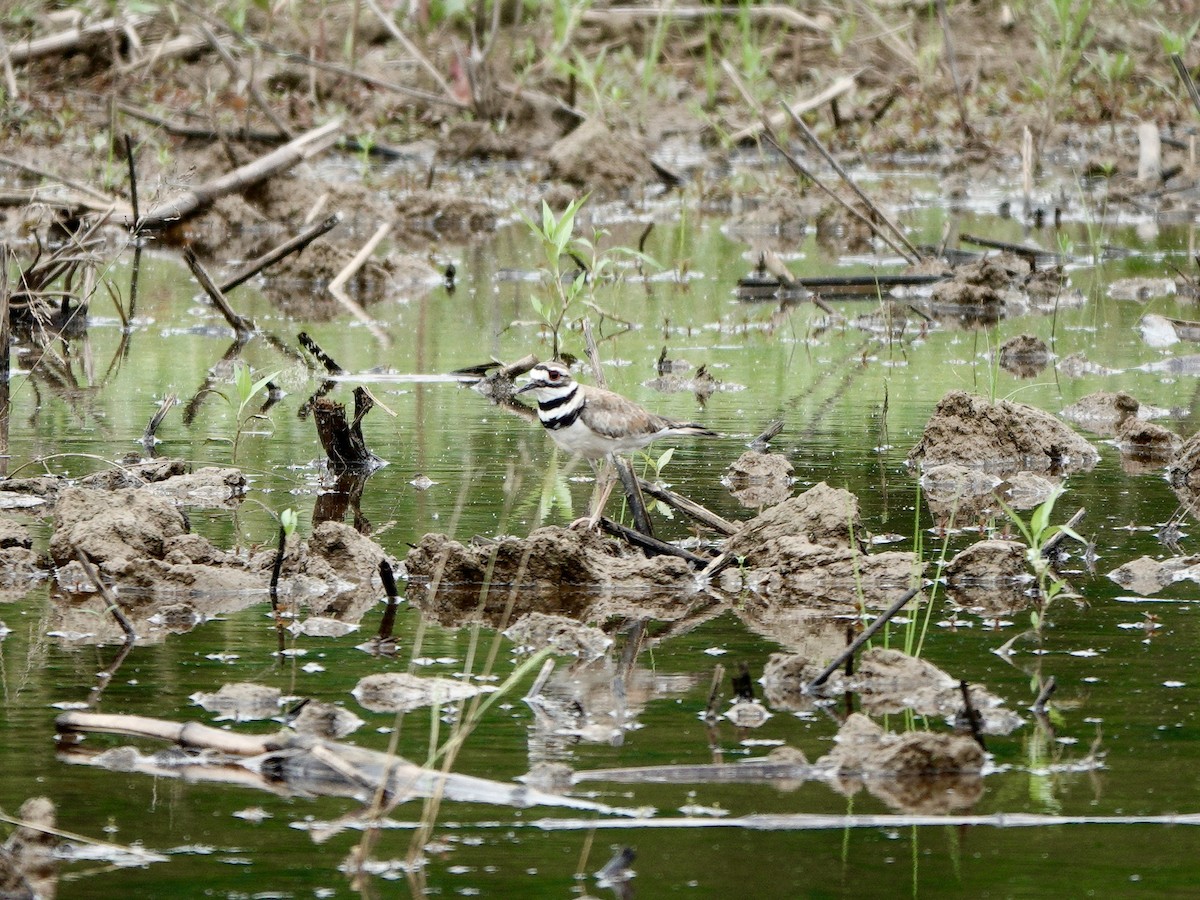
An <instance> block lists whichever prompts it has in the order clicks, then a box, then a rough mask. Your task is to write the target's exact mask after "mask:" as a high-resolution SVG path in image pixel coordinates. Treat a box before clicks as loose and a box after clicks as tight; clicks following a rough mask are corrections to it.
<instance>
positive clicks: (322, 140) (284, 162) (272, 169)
mask: <svg viewBox="0 0 1200 900" xmlns="http://www.w3.org/2000/svg"><path fill="white" fill-rule="evenodd" d="M341 127H342V120H341V119H334V120H333V121H331V122H326V123H325V124H324V125H322V126H321V127H320V128H314V129H313V130H312V131H307V132H305V133H304V134H302V135H300V136H299V137H298V138H296V139H295V140H293V141H289V142H288V143H286V144H284V145H283V146H282V147H278V148H276V149H275V150H273V151H272V152H270V153H268V154H267V155H266V156H262V157H259V158H258V159H256V160H254V161H253V162H249V163H247V164H246V165H244V166H239V167H238V168H236V169H234V170H233V171H232V172H228V173H226V174H224V175H222V176H220V177H219V178H214V179H213V180H212V181H206V182H204V183H203V184H198V185H196V187H194V188H192V190H190V191H188V192H186V193H185V194H183V195H182V196H180V197H176V198H175V199H173V200H169V201H167V202H166V203H161V204H159V205H158V206H156V207H154V209H152V210H150V211H149V212H148V213H146V215H145V218H144V219H143V220H142V227H143V228H162V227H164V226H166V225H168V224H170V223H173V222H176V221H180V220H182V219H186V218H187V217H188V216H191V215H192V214H194V213H196V212H198V211H199V210H201V209H203V208H204V207H206V206H208V205H209V204H211V203H212V202H213V201H214V200H216V199H217V198H219V197H224V196H226V195H227V194H232V193H234V192H236V191H241V190H245V189H246V188H248V187H250V186H251V185H255V184H258V183H259V182H261V181H265V180H266V179H268V178H270V177H271V176H272V175H275V174H277V173H279V172H282V171H284V170H285V169H290V168H291V167H292V166H294V165H295V164H296V163H298V162H300V161H301V160H304V159H308V158H309V157H310V156H314V155H316V154H317V153H321V152H323V151H324V150H326V149H328V148H329V147H330V146H332V145H333V144H335V143H337V140H338V134H337V132H338V131H339V130H340V129H341Z"/></svg>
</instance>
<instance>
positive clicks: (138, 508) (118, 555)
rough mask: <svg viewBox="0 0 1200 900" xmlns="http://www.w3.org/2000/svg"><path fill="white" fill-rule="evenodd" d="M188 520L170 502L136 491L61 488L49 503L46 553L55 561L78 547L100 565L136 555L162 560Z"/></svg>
mask: <svg viewBox="0 0 1200 900" xmlns="http://www.w3.org/2000/svg"><path fill="white" fill-rule="evenodd" d="M187 532H188V522H187V519H186V518H185V517H184V515H183V513H182V512H180V511H179V510H178V509H177V508H176V507H175V505H174V504H173V503H171V502H170V501H168V500H164V499H162V498H160V497H155V496H153V495H151V494H147V493H144V492H142V491H137V490H118V491H93V490H88V489H86V488H66V489H64V490H63V491H62V492H61V493H60V494H59V497H58V503H57V505H56V506H55V508H54V534H53V536H52V537H51V538H50V556H51V557H52V558H53V559H54V561H55V563H57V564H58V565H64V564H65V563H67V562H70V561H71V560H73V559H74V558H75V550H76V548H78V549H79V550H82V551H83V552H84V553H86V554H87V556H88V557H89V558H90V559H91V560H92V561H93V562H95V563H97V564H98V565H100V566H101V568H103V569H106V570H110V571H111V570H114V569H119V568H121V567H122V566H124V565H125V564H126V563H128V562H129V561H130V560H133V559H137V558H146V557H150V558H154V559H162V558H163V557H164V556H165V555H166V552H167V548H168V547H169V546H170V543H171V541H172V539H174V538H179V537H182V536H184V535H186V534H187Z"/></svg>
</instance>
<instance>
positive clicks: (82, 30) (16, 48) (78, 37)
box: [8, 15, 150, 64]
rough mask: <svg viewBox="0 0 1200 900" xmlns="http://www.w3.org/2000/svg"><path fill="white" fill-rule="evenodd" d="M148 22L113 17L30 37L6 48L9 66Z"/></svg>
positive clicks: (142, 17) (137, 18)
mask: <svg viewBox="0 0 1200 900" xmlns="http://www.w3.org/2000/svg"><path fill="white" fill-rule="evenodd" d="M149 21H150V18H149V16H139V15H132V16H113V17H111V18H108V19H100V20H99V21H98V22H92V23H91V24H90V25H82V26H80V25H76V26H74V27H72V28H68V29H67V30H66V31H60V32H58V33H57V34H50V35H47V36H45V37H40V38H31V39H30V40H28V41H23V42H21V43H18V44H13V45H12V46H11V47H9V49H8V56H9V59H10V60H11V61H12V62H13V63H18V64H19V63H24V62H28V61H29V60H31V59H37V58H39V57H42V56H50V55H51V54H53V53H62V52H64V51H66V50H72V49H74V48H76V47H78V46H80V45H81V44H84V43H86V42H88V41H91V40H99V39H100V38H103V37H106V36H108V35H111V34H116V33H118V32H121V31H125V30H126V29H132V28H140V27H141V26H143V25H145V24H146V23H147V22H149Z"/></svg>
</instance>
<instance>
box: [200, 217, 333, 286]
mask: <svg viewBox="0 0 1200 900" xmlns="http://www.w3.org/2000/svg"><path fill="white" fill-rule="evenodd" d="M341 221H342V214H341V213H334V214H333V215H331V216H326V217H325V219H324V220H323V221H321V222H317V223H316V224H315V225H310V226H309V227H308V228H305V229H304V230H303V231H302V232H300V233H299V234H297V235H295V236H294V237H291V238H288V239H287V240H286V241H284V242H283V243H282V244H280V245H279V246H278V247H275V248H274V249H272V250H268V251H267V252H266V253H264V254H263V255H262V256H260V257H259V258H258V259H253V260H251V261H250V262H248V263H246V265H244V266H242V268H240V269H238V270H237V271H236V272H234V273H233V274H232V275H230V276H229V277H228V278H226V279H225V280H224V281H222V282H221V283H220V284H219V285H218V287H219V288H220V290H221V292H222V293H224V292H226V291H232V290H233V289H234V288H235V287H237V286H238V285H240V284H243V283H245V282H247V281H249V280H250V279H251V278H253V277H254V276H255V275H257V274H258V273H259V272H261V271H262V270H263V269H265V268H267V267H268V266H271V265H274V264H275V263H277V262H279V260H281V259H283V258H284V257H285V256H288V255H289V254H292V253H295V252H297V251H298V250H303V249H304V248H305V247H307V246H308V245H309V244H311V243H312V242H313V241H315V240H316V239H317V238H319V237H320V236H321V235H323V234H325V232H327V231H330V230H331V229H333V228H334V227H335V226H337V224H338V223H339V222H341Z"/></svg>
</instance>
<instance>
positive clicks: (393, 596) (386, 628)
mask: <svg viewBox="0 0 1200 900" xmlns="http://www.w3.org/2000/svg"><path fill="white" fill-rule="evenodd" d="M379 580H380V581H382V582H383V592H384V594H386V595H387V606H386V607H385V608H384V610H383V618H382V619H381V620H380V621H379V635H378V640H380V641H390V640H391V639H392V631H393V630H394V629H395V627H396V609H397V608H398V607H399V606H400V592H399V591H398V590H396V574H395V573H394V572H393V571H392V564H391V563H390V562H388V561H387V560H386V559H381V560H380V561H379Z"/></svg>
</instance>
